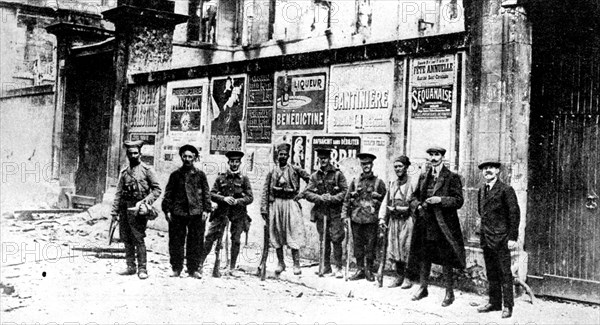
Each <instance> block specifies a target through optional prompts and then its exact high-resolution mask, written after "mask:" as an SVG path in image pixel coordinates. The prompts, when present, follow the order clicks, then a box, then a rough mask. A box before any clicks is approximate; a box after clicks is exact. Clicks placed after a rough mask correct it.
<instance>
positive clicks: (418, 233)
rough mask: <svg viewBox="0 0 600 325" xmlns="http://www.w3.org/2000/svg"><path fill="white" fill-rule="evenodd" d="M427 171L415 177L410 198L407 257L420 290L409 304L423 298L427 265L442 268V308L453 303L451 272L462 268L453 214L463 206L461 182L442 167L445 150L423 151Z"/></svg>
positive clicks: (462, 250)
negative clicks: (415, 267) (412, 218)
mask: <svg viewBox="0 0 600 325" xmlns="http://www.w3.org/2000/svg"><path fill="white" fill-rule="evenodd" d="M427 153H428V154H429V162H430V164H431V167H429V168H428V169H427V171H426V172H425V173H423V174H421V175H420V176H419V183H418V185H417V187H416V188H415V191H414V192H413V195H412V198H411V207H412V208H413V209H416V210H417V218H416V222H415V230H414V233H413V243H412V244H411V255H413V257H415V258H417V260H418V261H419V262H420V271H419V278H420V282H421V286H420V287H419V289H418V290H417V292H416V293H415V294H414V295H413V297H412V300H420V299H422V298H425V297H427V295H428V294H429V293H428V291H427V285H428V280H429V273H430V272H431V263H435V264H438V265H441V266H442V267H443V272H444V277H445V282H446V296H445V297H444V300H443V301H442V307H446V306H449V305H451V304H452V303H453V302H454V290H453V288H454V278H453V268H458V269H464V268H465V247H464V243H463V236H462V232H461V229H460V223H459V221H458V214H457V210H458V209H460V208H461V207H462V205H463V202H464V199H463V193H462V182H461V180H460V176H458V174H456V173H453V172H451V171H450V170H448V168H446V166H444V164H443V160H444V155H445V154H446V149H444V148H440V147H432V148H429V149H427Z"/></svg>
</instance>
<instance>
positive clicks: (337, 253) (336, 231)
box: [316, 217, 344, 268]
mask: <svg viewBox="0 0 600 325" xmlns="http://www.w3.org/2000/svg"><path fill="white" fill-rule="evenodd" d="M316 226H317V232H318V233H319V244H320V243H322V242H323V219H317V222H316ZM325 234H326V235H325V247H324V250H325V251H324V254H325V267H331V247H332V246H333V263H334V265H335V266H337V267H339V268H341V267H342V242H343V241H344V223H343V221H342V219H341V218H339V217H337V218H327V231H326V232H325Z"/></svg>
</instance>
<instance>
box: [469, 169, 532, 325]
mask: <svg viewBox="0 0 600 325" xmlns="http://www.w3.org/2000/svg"><path fill="white" fill-rule="evenodd" d="M500 167H501V164H500V162H499V161H498V160H496V159H487V160H485V161H484V162H482V163H481V164H480V165H479V169H480V170H481V171H482V173H483V177H484V178H485V182H486V184H485V185H484V186H483V187H482V188H480V189H479V193H478V195H477V197H478V211H479V216H480V217H481V247H482V248H483V258H484V260H485V271H486V275H487V279H488V287H489V288H488V295H489V302H488V303H487V304H486V305H485V306H483V307H480V308H478V309H477V311H479V312H480V313H487V312H490V311H494V310H500V309H501V308H502V300H504V310H503V311H502V318H508V317H511V316H512V309H513V306H514V304H515V303H514V298H513V275H512V272H511V270H510V249H514V248H517V238H518V236H519V221H520V218H521V217H520V216H521V213H520V210H519V202H518V201H517V195H516V194H515V190H514V189H513V188H512V187H511V186H510V185H508V184H505V183H503V182H502V181H500V180H499V179H498V174H499V173H500Z"/></svg>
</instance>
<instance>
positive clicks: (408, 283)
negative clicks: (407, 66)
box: [400, 278, 413, 289]
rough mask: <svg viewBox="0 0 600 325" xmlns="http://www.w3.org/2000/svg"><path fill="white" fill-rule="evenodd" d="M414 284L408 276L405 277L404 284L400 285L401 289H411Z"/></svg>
mask: <svg viewBox="0 0 600 325" xmlns="http://www.w3.org/2000/svg"><path fill="white" fill-rule="evenodd" d="M412 286H413V283H412V281H410V280H409V279H408V278H404V282H403V283H402V286H400V289H410V288H412Z"/></svg>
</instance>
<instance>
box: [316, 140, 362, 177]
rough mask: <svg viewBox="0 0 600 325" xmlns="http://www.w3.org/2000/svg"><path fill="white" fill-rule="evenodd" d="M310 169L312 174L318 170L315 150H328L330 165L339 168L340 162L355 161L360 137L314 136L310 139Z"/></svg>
mask: <svg viewBox="0 0 600 325" xmlns="http://www.w3.org/2000/svg"><path fill="white" fill-rule="evenodd" d="M311 143H312V168H311V170H312V171H313V172H314V171H315V170H317V169H318V168H319V161H318V159H317V150H319V149H330V150H331V163H332V164H333V165H334V166H336V167H339V164H340V162H342V161H345V160H348V159H350V160H351V159H355V158H356V155H357V154H358V153H359V152H360V144H361V140H360V137H355V136H315V137H313V138H312V141H311Z"/></svg>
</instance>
